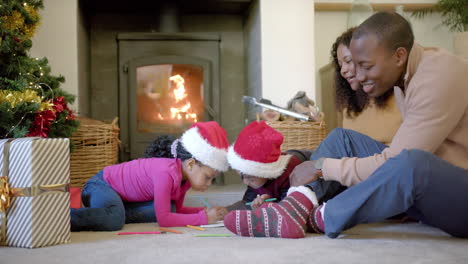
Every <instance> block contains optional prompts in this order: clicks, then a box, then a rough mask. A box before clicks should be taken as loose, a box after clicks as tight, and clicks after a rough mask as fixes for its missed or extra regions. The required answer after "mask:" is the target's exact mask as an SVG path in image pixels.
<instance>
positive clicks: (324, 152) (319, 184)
mask: <svg viewBox="0 0 468 264" xmlns="http://www.w3.org/2000/svg"><path fill="white" fill-rule="evenodd" d="M386 147H387V146H386V145H384V144H382V143H380V142H379V141H376V140H374V139H372V138H370V137H369V136H366V135H364V134H361V133H358V132H356V131H353V130H349V129H343V128H336V129H334V130H333V131H332V132H330V134H329V135H328V136H327V137H326V138H325V139H324V140H323V141H322V143H321V144H320V145H319V147H318V148H317V149H316V150H315V151H314V152H313V153H312V155H311V157H310V159H311V160H317V159H319V158H321V157H324V158H332V159H340V158H343V157H358V158H364V157H369V156H372V155H374V154H376V153H381V152H382V151H383V150H384V149H385V148H386ZM307 186H309V187H311V188H312V189H313V190H314V192H315V194H316V195H317V199H318V201H319V203H323V202H326V201H328V200H329V199H331V198H333V197H335V196H336V195H338V194H339V193H341V192H342V191H344V190H346V187H345V186H343V185H341V184H340V183H339V182H336V181H324V180H322V179H319V180H317V181H315V182H312V183H309V184H307Z"/></svg>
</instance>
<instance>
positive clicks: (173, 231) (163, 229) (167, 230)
mask: <svg viewBox="0 0 468 264" xmlns="http://www.w3.org/2000/svg"><path fill="white" fill-rule="evenodd" d="M159 230H161V231H166V232H171V233H176V234H183V233H184V232H180V231H177V230H172V229H167V228H164V227H160V228H159Z"/></svg>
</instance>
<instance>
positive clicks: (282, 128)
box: [267, 121, 326, 151]
mask: <svg viewBox="0 0 468 264" xmlns="http://www.w3.org/2000/svg"><path fill="white" fill-rule="evenodd" d="M267 124H268V125H270V126H271V127H272V128H274V129H276V130H277V131H278V132H280V133H281V134H283V136H284V141H283V145H281V151H286V150H289V149H315V148H317V147H318V145H320V143H321V142H322V140H323V139H324V138H325V136H326V131H325V122H323V121H322V122H303V121H267Z"/></svg>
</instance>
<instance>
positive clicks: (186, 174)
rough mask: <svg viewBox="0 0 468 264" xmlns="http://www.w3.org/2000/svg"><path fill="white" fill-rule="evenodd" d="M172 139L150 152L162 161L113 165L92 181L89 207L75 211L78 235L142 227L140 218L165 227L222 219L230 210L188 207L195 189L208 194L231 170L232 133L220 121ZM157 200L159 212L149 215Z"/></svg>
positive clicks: (85, 197)
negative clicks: (129, 225) (221, 175)
mask: <svg viewBox="0 0 468 264" xmlns="http://www.w3.org/2000/svg"><path fill="white" fill-rule="evenodd" d="M167 139H168V138H167V137H160V138H159V139H157V140H156V141H155V142H154V143H153V147H152V148H151V150H149V151H150V152H152V153H150V154H148V153H146V155H152V156H155V155H159V157H158V158H147V159H137V160H132V161H128V162H124V163H121V164H116V165H111V166H107V167H105V168H104V170H102V171H101V172H99V173H97V174H96V175H95V176H94V177H92V178H91V179H90V180H89V181H88V182H87V183H86V184H85V186H84V187H83V193H82V200H83V204H84V205H85V206H86V208H80V209H71V229H72V231H84V230H92V231H114V230H120V229H122V227H123V225H124V224H125V223H126V222H127V223H132V222H138V221H135V219H139V220H141V219H145V220H152V221H157V222H158V223H159V226H185V225H202V224H208V223H215V222H216V221H218V220H222V218H223V216H224V214H225V209H224V208H221V207H214V208H210V209H206V208H203V207H201V208H190V207H184V206H183V203H184V197H185V193H186V192H187V190H188V189H189V188H190V187H191V188H193V189H194V190H196V191H205V190H206V189H207V188H208V186H210V185H211V183H212V181H213V179H214V178H216V176H217V175H218V174H219V172H220V171H226V170H227V169H228V164H227V159H226V155H227V148H228V146H229V143H228V140H227V136H226V131H225V130H224V129H223V128H222V127H220V126H219V125H218V123H216V122H214V121H211V122H204V123H195V124H193V125H192V126H191V127H190V129H188V130H187V131H186V132H185V133H184V134H183V135H182V137H181V138H180V139H176V140H175V141H173V142H170V141H168V140H167ZM147 152H148V150H147ZM158 153H159V154H158ZM168 153H170V155H168ZM152 200H154V211H153V210H152V208H150V209H151V210H145V207H146V208H147V207H148V206H147V205H148V204H152ZM141 202H146V203H143V204H142V203H141ZM171 205H172V207H175V212H173V211H174V209H172V210H171ZM148 212H151V214H152V215H151V216H148ZM154 212H156V214H155V216H154V217H153V215H154ZM126 215H127V216H126ZM126 218H127V219H126ZM126 220H127V221H126ZM140 222H141V221H140Z"/></svg>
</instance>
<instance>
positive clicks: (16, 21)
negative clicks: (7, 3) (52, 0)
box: [1, 6, 39, 39]
mask: <svg viewBox="0 0 468 264" xmlns="http://www.w3.org/2000/svg"><path fill="white" fill-rule="evenodd" d="M25 9H26V11H27V12H28V13H29V15H30V16H31V17H33V18H34V19H39V12H38V11H37V9H35V8H34V7H32V6H26V7H25ZM1 20H2V21H3V24H4V26H5V28H6V29H9V30H12V31H14V30H17V31H18V32H19V33H20V35H23V36H25V37H26V38H28V39H30V38H32V36H33V35H34V33H35V32H36V28H37V26H38V25H39V22H37V23H34V24H26V23H25V22H24V17H23V16H22V15H21V13H20V12H18V11H13V12H11V14H10V15H8V16H3V17H1Z"/></svg>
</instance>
